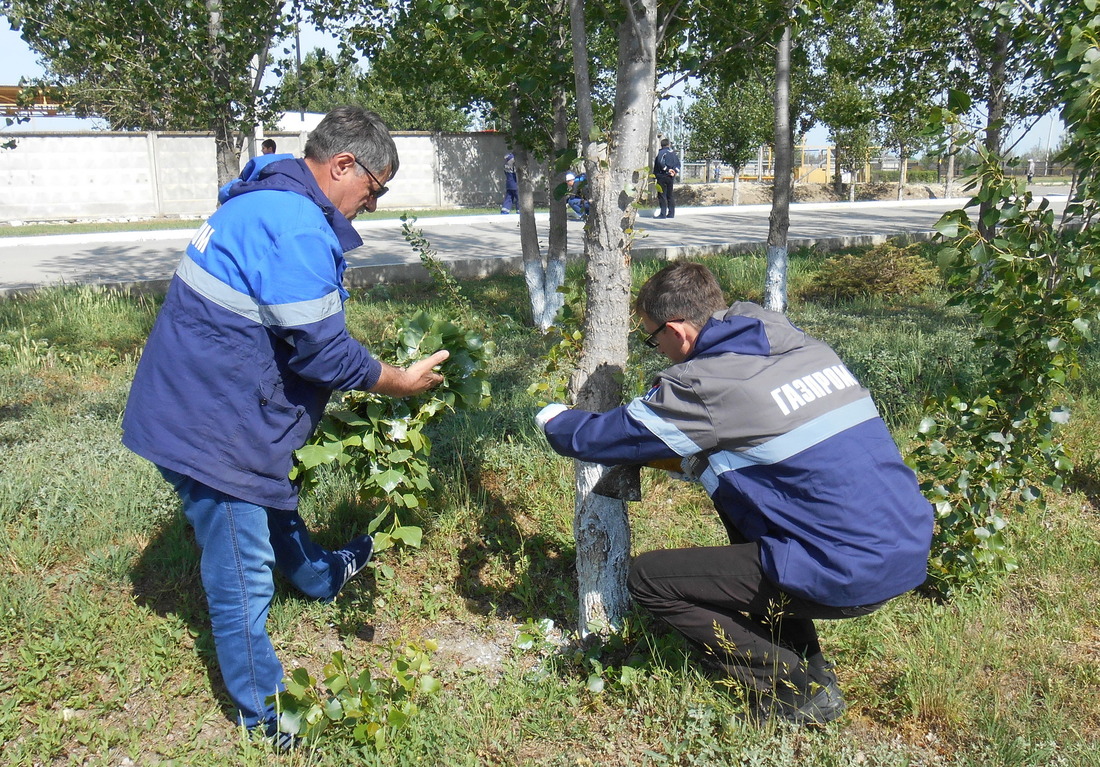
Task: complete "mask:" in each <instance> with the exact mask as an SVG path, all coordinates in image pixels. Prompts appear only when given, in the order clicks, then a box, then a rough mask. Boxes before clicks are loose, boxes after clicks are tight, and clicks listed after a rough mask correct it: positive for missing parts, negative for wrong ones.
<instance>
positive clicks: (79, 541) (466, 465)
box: [0, 254, 1100, 767]
mask: <svg viewBox="0 0 1100 767" xmlns="http://www.w3.org/2000/svg"><path fill="white" fill-rule="evenodd" d="M707 263H709V264H710V265H711V266H712V268H714V269H715V271H716V272H717V273H718V274H719V275H720V279H721V280H722V282H723V284H724V285H725V286H726V287H727V288H728V295H729V296H730V297H731V298H732V297H734V296H737V297H741V296H747V297H749V298H759V292H760V288H759V286H762V285H763V276H762V275H763V259H762V258H760V257H754V256H744V257H732V258H713V259H707ZM816 263H817V261H816V260H815V259H814V258H811V257H808V256H805V255H797V254H796V255H795V256H794V257H793V258H792V262H791V291H792V295H793V296H795V299H794V300H793V301H792V307H791V310H790V315H791V317H792V319H793V320H794V322H795V323H796V324H798V325H800V326H802V327H804V328H806V329H807V330H809V331H810V332H812V333H813V334H815V335H818V336H819V337H822V338H824V339H826V340H827V341H829V342H830V343H832V344H834V345H835V346H836V348H837V349H838V351H839V352H840V354H841V356H842V357H843V358H844V359H845V360H846V361H847V362H848V364H849V367H850V368H851V369H852V371H853V372H854V373H855V374H856V376H857V377H859V378H860V379H861V380H862V381H863V383H864V384H865V385H867V386H868V388H870V389H871V390H872V392H873V393H874V395H875V397H876V399H877V401H878V402H879V405H880V408H881V410H882V411H883V413H884V415H885V417H886V418H887V420H888V423H889V424H890V426H891V428H892V429H893V431H894V434H895V437H896V439H897V440H898V442H899V443H900V444H903V445H904V444H905V443H907V441H908V440H909V438H910V435H911V434H912V433H913V431H914V429H915V426H916V423H917V422H918V420H919V413H920V403H921V402H922V401H923V399H924V398H925V397H926V396H929V395H931V394H935V393H938V392H940V391H942V390H943V389H944V388H945V387H947V386H949V385H950V384H952V383H954V382H963V383H965V382H967V381H972V380H973V377H974V376H975V375H976V371H977V370H978V365H977V361H976V360H975V359H974V356H973V352H972V351H971V349H970V347H969V339H970V337H971V336H972V334H973V332H974V328H973V326H972V325H971V323H970V322H969V321H968V318H967V317H965V316H964V315H962V314H961V313H960V311H959V310H958V309H954V308H948V307H946V306H945V301H944V296H943V295H942V294H940V293H938V292H935V291H933V292H929V293H927V294H924V295H921V296H918V297H914V298H909V299H898V300H892V301H882V300H867V301H859V302H852V303H846V304H842V305H836V306H833V305H819V304H812V303H808V302H802V301H799V300H798V299H797V295H798V292H799V286H800V285H802V284H804V283H805V281H806V279H808V276H809V275H810V274H811V273H812V272H813V269H814V268H815V266H816ZM658 266H659V265H657V264H645V263H643V264H638V265H637V266H636V267H635V268H636V274H635V277H636V280H637V281H639V282H640V281H641V280H643V279H645V277H646V276H648V275H649V274H650V273H652V272H653V271H654V270H655V269H656V268H657V267H658ZM462 289H463V291H464V292H465V294H466V295H467V296H469V297H470V298H471V300H472V302H473V305H474V313H475V322H476V326H477V328H478V329H480V330H482V331H483V332H484V333H485V334H486V336H488V337H490V338H491V339H492V340H493V341H494V342H495V345H496V350H497V352H496V355H495V357H494V359H493V361H492V384H493V403H492V405H491V406H490V407H489V408H488V409H487V410H485V411H481V412H478V413H475V414H462V415H459V416H455V417H452V418H450V419H447V420H445V422H444V423H443V424H442V425H440V426H439V427H437V428H435V429H434V430H433V432H432V439H433V442H434V446H433V451H432V462H433V468H434V470H435V472H436V477H435V485H436V488H437V492H436V493H435V494H434V497H433V500H432V503H431V505H430V508H429V509H428V510H427V512H426V513H424V514H423V516H422V518H420V519H417V520H410V521H411V522H415V523H417V524H419V525H420V526H421V527H422V528H423V529H424V541H423V545H422V547H421V548H420V549H418V550H417V549H408V548H406V549H401V550H390V551H386V552H383V553H382V554H381V555H380V556H379V558H378V562H377V563H381V564H385V565H388V566H389V567H391V568H392V569H393V571H394V575H393V577H391V578H387V577H384V576H383V574H382V573H381V572H380V571H379V570H378V569H371V570H368V571H366V572H365V573H364V574H363V575H361V576H360V577H359V578H357V579H356V580H355V581H353V583H352V584H350V585H349V587H348V588H347V589H346V590H345V591H344V592H343V593H342V594H341V595H340V597H338V598H337V599H336V600H335V601H334V602H333V603H331V604H318V603H315V602H311V601H308V600H306V599H304V598H301V597H300V596H298V595H297V594H296V593H295V592H293V591H292V590H290V589H289V588H288V587H286V586H285V584H284V585H281V587H280V589H279V590H278V592H277V594H276V599H275V604H274V606H273V608H272V611H271V617H270V622H269V629H270V631H271V633H272V636H273V639H274V642H275V645H276V649H277V651H278V653H279V655H280V658H281V659H282V661H283V662H284V664H285V666H286V668H287V669H288V671H289V670H291V669H294V668H297V667H303V668H305V669H307V670H308V671H309V673H310V674H312V675H313V676H314V677H320V676H322V669H323V666H324V664H325V663H327V662H328V661H329V660H330V659H331V658H332V655H333V653H334V652H337V651H339V652H341V653H342V654H343V657H344V658H345V659H346V661H347V663H348V665H349V667H351V668H353V669H354V670H355V672H356V673H358V672H359V671H360V670H370V672H371V673H372V674H374V675H376V676H378V675H385V674H386V673H387V671H386V670H387V669H388V668H389V667H390V664H391V660H392V658H393V657H394V656H395V655H397V654H400V653H401V652H402V650H403V648H405V647H407V646H409V645H423V644H424V643H425V642H426V641H427V640H434V641H435V642H436V643H437V644H438V650H437V651H436V652H435V653H434V656H433V659H432V660H433V665H434V670H433V673H434V675H435V676H436V678H437V679H438V680H439V681H440V682H441V683H442V685H443V687H442V690H441V691H440V692H439V693H438V694H436V695H434V696H432V697H427V698H425V699H424V700H423V701H422V702H421V708H420V711H419V713H418V714H417V715H416V716H415V717H413V719H412V720H411V721H410V723H409V725H408V727H407V728H406V729H404V730H402V731H400V732H399V733H398V734H397V735H396V737H395V739H394V740H393V742H392V744H391V746H390V748H389V749H388V750H386V751H384V752H382V753H378V752H376V751H374V750H371V749H367V748H364V747H363V746H360V745H357V744H355V743H354V742H353V741H352V740H351V739H349V738H345V737H338V736H337V735H335V734H332V733H330V734H327V735H326V736H325V737H324V738H323V739H322V740H321V742H320V744H319V746H318V748H316V749H315V750H305V751H299V752H295V753H292V754H286V755H275V754H273V752H271V750H270V749H269V747H267V746H266V745H264V744H258V743H249V742H248V741H247V740H246V739H245V738H244V737H243V736H242V734H241V732H240V731H239V730H238V729H236V728H235V727H234V725H233V722H232V721H231V718H230V717H231V708H230V705H229V703H228V700H227V698H226V695H225V692H224V689H223V687H222V685H221V681H220V678H219V676H218V671H217V665H216V661H215V659H214V657H213V643H212V640H211V636H210V628H209V622H208V619H207V616H206V611H205V605H204V597H203V594H202V590H201V586H200V584H199V578H198V571H197V569H198V559H197V554H196V550H195V546H194V543H193V540H192V537H191V534H190V532H189V530H188V528H187V526H186V525H185V524H184V522H183V521H182V520H181V517H180V514H179V512H178V508H177V504H176V501H175V498H174V496H173V494H172V493H171V492H170V490H169V488H168V486H167V484H166V483H164V482H163V481H162V480H161V479H160V477H159V476H158V475H157V473H156V472H155V470H154V469H153V467H152V466H151V465H149V464H148V463H146V462H144V461H143V460H142V459H139V458H137V457H136V456H134V455H132V454H130V453H129V452H128V451H127V450H126V449H125V448H123V447H122V445H121V444H120V442H119V422H120V418H121V413H122V409H123V407H124V404H125V400H126V395H127V390H128V386H129V381H130V379H131V377H132V375H133V371H134V366H135V363H136V360H137V357H138V355H139V354H140V352H141V348H142V344H143V343H144V340H145V337H146V335H147V333H148V330H149V328H150V326H151V324H152V321H153V319H154V317H155V314H156V311H157V308H158V301H157V299H151V298H149V297H142V296H137V295H127V294H120V293H115V292H108V291H103V290H97V289H91V288H57V289H50V290H46V291H42V292H40V293H36V294H33V295H23V296H13V297H9V298H5V299H0V444H2V445H3V448H4V456H5V460H4V461H3V462H2V463H0V525H2V530H3V535H2V536H0V562H2V563H3V564H2V566H0V615H2V616H3V617H2V620H0V743H2V744H3V745H2V747H0V764H4V765H9V764H10V765H30V764H42V765H54V764H94V765H108V764H109V765H119V764H128V765H129V764H134V765H149V764H162V763H179V764H189V765H190V764H198V765H222V764H246V765H253V764H255V765H259V764H269V763H271V762H277V763H281V764H288V765H305V764H318V765H347V764H349V763H355V764H366V765H406V764H407V765H413V764H419V765H433V766H434V765H471V766H472V765H509V766H510V765H560V766H561V767H566V765H569V766H570V767H582V766H585V765H616V766H617V765H622V766H623V767H627V766H628V765H630V766H633V765H716V764H734V765H745V766H746V767H747V766H748V765H760V766H764V765H775V766H776V767H780V766H782V767H787V766H788V765H830V766H833V765H836V766H839V765H898V766H899V767H900V766H901V765H928V766H939V765H944V766H946V765H974V766H975V767H978V766H983V767H984V766H987V765H1019V766H1021V767H1023V766H1024V765H1034V766H1035V767H1039V766H1040V765H1041V766H1043V767H1046V766H1047V765H1062V766H1064V767H1078V766H1079V765H1100V695H1097V690H1098V689H1100V618H1097V614H1096V608H1095V605H1096V604H1097V603H1098V602H1100V517H1098V514H1097V504H1098V493H1100V431H1097V430H1096V429H1095V427H1094V424H1095V423H1097V422H1098V420H1100V387H1098V386H1097V384H1096V382H1097V381H1098V380H1100V375H1098V374H1100V357H1097V355H1095V354H1094V355H1093V356H1091V357H1090V358H1089V362H1088V369H1087V370H1086V374H1085V375H1084V376H1083V377H1082V380H1081V381H1080V382H1078V383H1076V384H1075V385H1074V389H1073V390H1072V391H1071V392H1070V393H1069V394H1070V398H1071V400H1072V404H1073V408H1074V418H1073V420H1072V421H1071V422H1070V423H1069V424H1068V425H1067V426H1066V427H1065V428H1064V430H1063V432H1062V434H1063V438H1064V440H1065V442H1066V443H1067V445H1068V447H1069V450H1070V453H1071V454H1072V455H1073V456H1075V459H1076V462H1077V468H1076V470H1075V473H1074V474H1073V476H1072V481H1071V482H1070V484H1069V486H1068V488H1067V489H1066V490H1064V491H1062V492H1060V493H1057V494H1054V495H1052V496H1050V498H1049V499H1048V500H1049V503H1048V506H1047V508H1046V509H1045V510H1038V509H1033V510H1032V511H1030V512H1028V513H1026V514H1023V515H1019V516H1015V517H1013V518H1012V519H1011V527H1010V530H1011V538H1012V545H1013V547H1014V548H1015V550H1016V552H1017V555H1018V559H1019V561H1020V569H1019V571H1017V572H1015V573H1013V574H1012V575H1009V576H1002V577H997V578H993V579H991V580H990V581H989V582H988V583H987V584H986V585H985V587H984V588H983V589H982V590H981V591H980V592H976V593H971V594H966V595H964V596H961V597H960V598H958V599H957V600H955V601H953V602H951V603H947V604H940V603H935V602H932V601H929V600H927V599H924V598H921V597H919V596H917V595H916V594H909V595H906V596H903V597H901V598H899V599H897V600H894V601H893V602H891V603H890V604H889V605H887V606H886V607H885V608H883V609H882V610H880V611H879V612H877V613H875V614H872V615H870V616H867V617H864V618H859V619H854V620H849V621H843V622H829V623H822V624H821V627H822V641H823V645H824V647H825V650H826V653H827V654H828V655H830V656H832V657H833V659H834V660H835V661H836V662H837V674H838V676H839V679H840V683H841V686H842V687H843V688H844V690H845V695H846V697H847V699H848V701H849V705H850V710H849V713H848V714H846V715H845V716H844V717H842V718H841V719H840V720H839V721H838V722H836V723H834V724H831V725H829V726H828V727H825V728H822V729H793V728H789V727H785V726H776V725H769V726H765V727H755V726H752V725H749V724H746V723H745V722H743V721H742V719H741V714H742V713H743V704H742V701H741V699H740V696H739V694H738V691H737V690H736V689H730V688H728V687H727V686H725V685H723V684H722V680H721V679H719V678H716V677H715V676H714V674H713V673H712V672H707V671H706V670H705V669H703V667H702V666H700V665H698V664H697V663H696V660H695V658H694V657H693V656H692V654H691V653H690V651H689V650H688V648H687V647H686V646H685V645H684V644H683V643H682V642H681V641H680V640H679V639H678V637H676V636H675V635H673V634H671V633H670V632H669V631H667V630H666V629H665V628H664V627H663V626H661V625H658V624H656V623H654V622H653V621H652V620H651V619H649V618H648V617H647V616H646V615H644V614H640V613H639V614H635V615H632V616H631V618H630V620H629V623H628V626H627V629H626V631H625V632H624V634H623V635H622V636H621V637H616V638H614V639H612V640H610V641H608V642H607V643H605V644H602V645H593V646H580V645H579V644H578V643H577V641H576V626H575V621H576V615H577V595H576V581H575V574H574V568H573V560H574V542H573V533H572V515H573V490H572V486H573V467H572V463H571V462H570V461H568V460H566V459H562V458H560V457H558V456H556V455H554V454H553V453H552V452H551V451H550V450H549V448H548V447H547V446H546V444H545V441H544V440H543V439H542V438H541V436H540V435H539V434H538V432H537V429H536V427H535V425H534V423H533V418H532V416H533V415H534V413H535V412H536V410H537V403H536V402H535V400H534V398H533V397H532V396H530V395H528V394H527V387H528V385H529V384H531V383H532V382H534V381H535V380H536V379H538V378H539V376H540V375H541V372H540V370H541V363H540V362H539V359H540V358H541V357H542V356H543V355H544V354H545V352H546V350H547V348H548V347H549V345H550V343H551V341H550V339H546V338H543V337H542V336H541V335H540V334H539V333H537V332H536V331H534V330H532V329H531V328H529V327H526V324H525V317H526V309H525V308H524V307H526V306H527V298H526V292H525V288H524V283H523V279H522V277H502V278H494V279H488V280H483V281H479V282H466V283H463V284H462ZM347 308H348V316H349V324H350V326H351V327H352V329H353V332H354V333H355V334H356V335H357V336H358V337H360V338H363V339H366V340H367V341H368V342H370V341H376V340H379V339H382V338H385V337H387V336H388V335H392V334H393V332H394V329H395V327H396V326H397V324H398V323H399V322H400V319H401V318H402V317H404V316H406V315H408V314H411V313H412V312H413V311H414V310H416V309H427V310H429V311H433V312H436V313H439V314H441V315H449V314H450V310H449V309H448V308H447V307H446V306H445V305H444V304H443V303H442V301H441V299H440V297H439V291H436V290H434V289H433V288H432V286H430V285H388V286H387V285H383V286H378V287H376V288H373V289H370V290H367V291H363V292H357V293H355V294H354V295H353V297H352V300H351V301H350V302H349V304H348V307H347ZM632 349H633V351H634V352H635V353H636V363H635V367H634V368H633V369H632V370H631V371H630V374H629V375H628V385H629V386H630V387H631V388H632V389H634V390H636V389H638V388H640V387H641V385H642V383H641V382H642V381H644V380H645V378H646V375H647V373H648V372H650V371H652V370H654V369H657V368H658V367H660V366H661V362H660V360H659V359H657V358H656V357H655V356H654V355H653V353H651V352H647V351H646V350H645V349H644V348H643V347H642V346H641V345H640V344H638V343H636V342H632ZM302 513H303V516H305V517H306V519H307V521H308V522H310V524H311V526H312V527H313V529H314V530H315V531H316V533H317V537H318V539H319V540H320V542H321V543H322V544H325V545H329V546H338V545H339V544H341V543H343V542H344V541H345V540H347V539H348V538H350V537H351V536H352V535H354V534H356V533H357V532H360V531H361V530H362V528H363V527H364V526H365V524H366V520H368V519H370V518H371V516H372V514H371V510H370V509H365V508H363V507H362V506H361V505H360V503H359V502H358V500H357V497H356V493H355V488H354V487H353V485H352V484H351V483H350V481H349V479H348V478H347V477H345V476H341V475H339V474H336V473H331V474H329V475H328V476H326V477H325V478H324V481H323V482H322V483H321V485H320V486H319V488H318V490H317V491H316V492H314V493H312V494H311V495H309V496H308V497H306V498H305V500H304V502H303V507H302ZM630 514H631V523H632V532H633V547H634V550H635V551H639V552H640V551H645V550H649V549H652V548H659V547H675V546H694V545H714V544H718V543H720V542H721V541H722V531H721V529H720V525H719V523H718V521H717V518H716V517H715V515H714V513H713V511H712V510H711V509H710V505H709V502H708V500H707V499H706V498H705V496H704V495H703V493H702V491H701V490H699V489H697V488H694V487H691V486H687V485H685V484H683V483H680V482H675V481H673V480H670V479H668V478H667V477H665V476H663V475H659V474H658V473H656V472H653V473H649V474H647V475H645V477H644V500H643V501H642V502H640V503H637V504H632V505H631V507H630ZM546 619H549V620H550V621H552V622H553V624H552V625H551V624H550V623H548V622H546ZM597 681H598V682H599V683H597Z"/></svg>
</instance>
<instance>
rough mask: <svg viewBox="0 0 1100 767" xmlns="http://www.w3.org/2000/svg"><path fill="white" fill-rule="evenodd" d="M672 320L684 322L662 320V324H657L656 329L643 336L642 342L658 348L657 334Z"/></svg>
mask: <svg viewBox="0 0 1100 767" xmlns="http://www.w3.org/2000/svg"><path fill="white" fill-rule="evenodd" d="M670 322H683V320H665V321H664V322H662V323H661V324H660V325H658V326H657V329H656V330H654V331H653V332H652V333H650V334H649V335H648V336H646V337H645V338H643V339H642V343H643V344H645V345H646V346H648V347H649V348H650V349H656V348H657V334H658V333H660V332H661V331H662V330H664V329H665V328H666V327H667V326H668V323H670Z"/></svg>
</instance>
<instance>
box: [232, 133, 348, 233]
mask: <svg viewBox="0 0 1100 767" xmlns="http://www.w3.org/2000/svg"><path fill="white" fill-rule="evenodd" d="M260 191H275V192H294V193H295V194H300V195H302V196H303V197H306V198H308V199H309V200H310V201H312V202H313V203H314V204H315V205H316V206H317V207H318V208H320V209H321V212H322V213H324V214H325V218H326V219H327V220H328V222H329V225H330V226H331V227H332V231H333V233H334V234H335V235H336V238H337V239H338V240H339V241H340V247H341V248H342V249H343V251H344V252H345V253H347V252H348V251H349V250H353V249H355V248H358V247H359V246H360V245H362V244H363V238H362V237H360V236H359V233H358V232H357V231H355V228H354V227H353V226H352V225H351V221H349V220H348V219H347V217H346V216H344V214H343V213H341V212H340V211H338V210H336V206H334V205H333V204H332V202H331V201H330V200H329V198H328V197H327V196H325V193H324V192H322V191H321V187H319V186H318V185H317V179H315V178H314V177H313V172H312V171H310V169H309V166H308V165H306V162H305V160H298V159H295V158H294V157H293V156H291V155H289V154H269V155H261V156H259V157H253V158H252V159H251V160H249V161H248V163H247V164H246V165H245V166H244V170H243V171H241V176H240V178H239V179H238V180H237V181H236V182H234V183H232V184H230V185H229V186H227V187H225V188H223V189H222V192H221V194H220V195H219V197H220V198H221V199H220V202H223V203H224V202H226V201H227V200H231V199H233V198H234V197H240V196H241V195H243V194H249V193H251V192H260Z"/></svg>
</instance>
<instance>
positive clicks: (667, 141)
mask: <svg viewBox="0 0 1100 767" xmlns="http://www.w3.org/2000/svg"><path fill="white" fill-rule="evenodd" d="M661 146H672V142H671V141H669V140H668V139H667V138H663V139H661Z"/></svg>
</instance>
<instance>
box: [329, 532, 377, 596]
mask: <svg viewBox="0 0 1100 767" xmlns="http://www.w3.org/2000/svg"><path fill="white" fill-rule="evenodd" d="M332 553H333V554H335V555H336V556H338V557H339V558H340V559H341V560H342V561H343V563H344V571H343V573H339V574H338V577H340V578H342V580H341V581H340V589H342V588H344V586H346V585H347V583H348V581H350V580H351V579H352V578H354V577H355V576H356V574H357V573H358V572H359V571H360V570H362V569H363V568H364V567H366V566H367V563H368V562H370V557H371V554H372V553H374V539H373V538H371V537H370V536H369V535H361V536H359V537H358V538H356V539H355V540H353V541H351V542H350V543H348V545H347V546H345V547H344V548H342V549H340V550H339V551H334V552H332ZM340 589H337V591H339V590H340Z"/></svg>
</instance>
